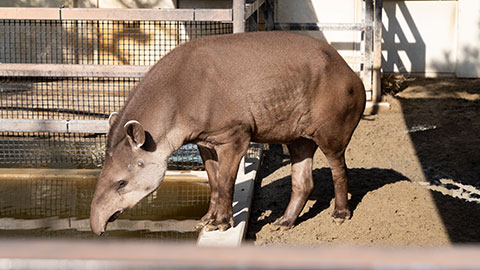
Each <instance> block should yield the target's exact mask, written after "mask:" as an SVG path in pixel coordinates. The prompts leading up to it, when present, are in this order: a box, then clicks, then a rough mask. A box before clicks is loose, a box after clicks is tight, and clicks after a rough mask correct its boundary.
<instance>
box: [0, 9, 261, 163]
mask: <svg viewBox="0 0 480 270" xmlns="http://www.w3.org/2000/svg"><path fill="white" fill-rule="evenodd" d="M263 2H264V1H260V0H258V1H255V2H254V3H251V4H245V1H239V0H235V1H234V8H233V9H91V8H79V9H77V8H0V43H1V44H2V46H1V49H0V62H1V66H0V166H14V165H21V166H25V165H27V164H28V166H32V164H40V165H45V164H49V165H51V164H62V163H67V164H72V162H73V163H75V164H77V165H75V167H78V164H80V167H85V166H87V167H88V166H89V165H92V164H93V165H94V166H100V165H101V164H102V163H103V158H104V157H103V147H104V144H105V140H106V136H105V133H106V132H107V131H108V124H107V120H106V119H107V118H108V115H109V114H110V113H111V112H113V111H118V109H120V107H121V106H122V105H123V103H124V102H125V100H126V99H127V97H128V95H129V93H130V92H131V90H132V89H133V88H134V87H135V85H136V83H137V82H138V81H139V79H140V78H141V77H143V76H144V74H145V73H146V72H147V71H148V69H149V67H150V66H151V65H153V64H154V63H155V62H156V61H157V60H158V59H160V58H161V57H162V56H163V55H165V54H167V53H168V52H169V51H170V50H172V49H173V48H175V47H176V46H178V45H179V44H181V43H183V42H186V41H188V40H192V39H195V38H197V37H201V36H208V35H218V34H226V33H232V32H244V31H245V29H246V24H245V20H246V18H245V17H243V16H246V15H245V12H246V13H248V15H249V16H251V15H253V14H258V12H256V11H257V9H258V8H259V7H260V6H261V5H262V4H263ZM236 9H237V11H236ZM238 9H240V10H241V11H243V13H242V12H240V13H238V12H239V11H238ZM238 14H241V15H240V16H242V17H238ZM22 164H23V165H22ZM170 164H171V165H172V166H173V168H175V169H181V168H186V169H192V168H200V167H201V166H202V162H201V159H200V157H199V155H198V150H197V149H196V147H195V146H192V145H189V146H186V147H183V148H182V149H180V150H179V151H177V152H176V153H174V154H173V155H172V157H171V159H170ZM63 165H65V164H63Z"/></svg>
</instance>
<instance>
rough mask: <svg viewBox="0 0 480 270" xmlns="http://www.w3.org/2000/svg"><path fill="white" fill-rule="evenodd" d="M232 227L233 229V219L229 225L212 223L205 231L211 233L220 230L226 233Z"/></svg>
mask: <svg viewBox="0 0 480 270" xmlns="http://www.w3.org/2000/svg"><path fill="white" fill-rule="evenodd" d="M231 227H233V219H230V222H228V223H216V222H211V223H209V224H207V225H206V226H205V231H207V232H211V231H216V230H219V231H221V232H224V231H226V230H228V229H229V228H231Z"/></svg>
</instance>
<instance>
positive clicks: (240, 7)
mask: <svg viewBox="0 0 480 270" xmlns="http://www.w3.org/2000/svg"><path fill="white" fill-rule="evenodd" d="M245 22H246V21H245V0H233V33H243V32H245Z"/></svg>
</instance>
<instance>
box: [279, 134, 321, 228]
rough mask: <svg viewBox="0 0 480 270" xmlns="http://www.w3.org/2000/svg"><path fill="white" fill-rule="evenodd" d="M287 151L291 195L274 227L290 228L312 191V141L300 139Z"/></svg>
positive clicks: (313, 144) (313, 146) (313, 150)
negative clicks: (289, 165)
mask: <svg viewBox="0 0 480 270" xmlns="http://www.w3.org/2000/svg"><path fill="white" fill-rule="evenodd" d="M288 150H289V152H290V159H291V162H292V195H291V197H290V202H289V203H288V206H287V210H285V214H284V215H283V216H282V217H281V218H280V219H279V220H278V221H277V222H276V225H280V226H286V227H291V226H292V225H293V224H294V223H295V220H296V219H297V217H298V215H299V214H300V212H301V211H302V209H303V207H304V206H305V202H306V201H307V199H308V196H310V193H311V192H312V190H313V177H312V163H313V162H312V159H313V155H314V154H315V150H317V144H315V142H313V141H312V140H309V139H304V138H300V139H298V140H296V141H294V142H293V143H291V144H289V145H288Z"/></svg>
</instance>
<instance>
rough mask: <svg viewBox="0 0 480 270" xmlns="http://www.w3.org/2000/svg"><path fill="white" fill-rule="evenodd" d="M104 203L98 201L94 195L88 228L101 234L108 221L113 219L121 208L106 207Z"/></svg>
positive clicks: (118, 214)
mask: <svg viewBox="0 0 480 270" xmlns="http://www.w3.org/2000/svg"><path fill="white" fill-rule="evenodd" d="M106 205H108V204H104V203H103V204H102V203H99V202H98V199H96V198H95V197H94V199H93V201H92V205H91V208H90V228H91V229H92V232H93V233H94V234H97V235H102V234H103V233H104V232H105V230H106V229H107V224H108V223H109V222H113V221H115V220H116V219H117V218H118V216H120V214H122V213H123V209H112V210H111V209H107V207H106Z"/></svg>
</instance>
